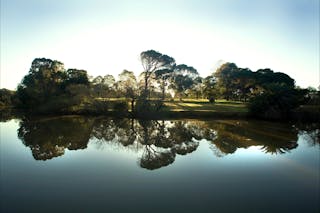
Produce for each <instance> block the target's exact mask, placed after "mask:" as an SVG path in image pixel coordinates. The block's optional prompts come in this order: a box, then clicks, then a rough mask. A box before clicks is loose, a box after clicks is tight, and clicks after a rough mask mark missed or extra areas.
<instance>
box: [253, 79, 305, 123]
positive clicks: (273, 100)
mask: <svg viewBox="0 0 320 213" xmlns="http://www.w3.org/2000/svg"><path fill="white" fill-rule="evenodd" d="M305 94H306V93H305V91H303V90H298V89H293V88H290V87H287V86H283V85H279V84H272V85H269V90H268V91H266V92H264V93H262V94H260V95H257V96H255V97H254V98H252V99H251V101H250V103H249V112H250V113H251V114H252V115H253V116H255V117H260V118H266V119H287V118H289V117H290V116H291V113H292V111H293V110H294V109H295V108H297V107H298V106H299V105H301V104H303V103H305Z"/></svg>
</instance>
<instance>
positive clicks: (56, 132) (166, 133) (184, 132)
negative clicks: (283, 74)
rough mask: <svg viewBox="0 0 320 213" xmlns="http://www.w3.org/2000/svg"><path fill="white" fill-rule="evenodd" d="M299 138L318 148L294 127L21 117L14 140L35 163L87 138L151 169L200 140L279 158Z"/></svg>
mask: <svg viewBox="0 0 320 213" xmlns="http://www.w3.org/2000/svg"><path fill="white" fill-rule="evenodd" d="M299 128H300V129H301V128H302V127H299ZM301 134H303V135H302V136H303V137H306V138H307V141H308V143H309V144H310V145H315V144H319V128H318V127H317V126H309V127H306V128H305V129H303V130H301V131H300V130H299V129H298V127H296V128H290V127H289V128H288V126H286V125H279V124H274V123H270V122H255V121H232V120H222V121H198V120H189V121H188V120H187V121H182V120H178V121H159V120H134V119H114V118H92V117H81V116H66V117H54V118H42V119H23V120H22V121H21V122H20V128H19V129H18V137H19V138H20V139H21V140H22V142H23V144H24V145H26V146H27V147H29V148H30V149H31V151H32V154H33V157H34V158H35V159H36V160H47V159H52V158H54V157H58V156H61V155H63V154H64V152H65V149H69V150H77V149H85V148H87V145H88V142H89V141H90V139H91V140H92V142H93V143H95V144H96V145H97V146H98V147H100V148H101V147H104V146H115V147H117V148H120V149H126V150H130V151H134V152H139V153H141V156H140V158H139V159H138V164H139V166H140V167H142V168H146V169H150V170H153V169H158V168H161V167H164V166H168V165H170V164H172V163H173V162H174V161H175V158H176V156H177V155H187V154H189V153H192V152H194V151H195V150H197V148H198V146H199V142H200V140H203V139H204V140H206V141H207V142H209V144H210V149H212V151H213V153H214V154H215V155H216V156H218V157H222V156H224V155H227V154H233V153H235V152H236V150H237V149H239V148H248V147H250V146H260V147H261V149H262V151H263V152H265V153H271V154H283V153H286V152H288V151H290V150H292V149H294V148H296V147H297V146H298V143H297V135H298V136H299V135H300V136H301Z"/></svg>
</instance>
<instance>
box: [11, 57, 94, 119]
mask: <svg viewBox="0 0 320 213" xmlns="http://www.w3.org/2000/svg"><path fill="white" fill-rule="evenodd" d="M88 85H89V81H88V77H87V72H86V71H85V70H77V69H69V70H67V71H65V69H64V65H63V63H61V62H59V61H53V60H51V59H45V58H36V59H34V60H33V62H32V64H31V68H30V71H29V73H28V74H27V75H26V76H24V78H23V80H22V82H21V83H20V84H19V85H18V90H17V96H18V98H19V100H20V101H21V104H20V107H24V108H27V109H29V110H30V111H35V112H37V111H39V112H43V113H45V112H48V113H53V112H61V111H65V110H66V108H67V107H68V106H73V105H75V104H80V103H81V102H83V101H85V100H86V99H88V98H90V95H89V93H88V92H89V91H90V90H89V88H88Z"/></svg>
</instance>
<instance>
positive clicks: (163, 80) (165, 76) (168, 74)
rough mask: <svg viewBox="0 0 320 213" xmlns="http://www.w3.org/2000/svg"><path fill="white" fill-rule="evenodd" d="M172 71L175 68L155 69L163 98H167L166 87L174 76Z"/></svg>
mask: <svg viewBox="0 0 320 213" xmlns="http://www.w3.org/2000/svg"><path fill="white" fill-rule="evenodd" d="M172 73H173V70H172V69H161V70H157V71H155V75H156V79H157V81H158V83H159V85H160V89H161V94H162V96H161V99H162V100H164V99H165V90H166V87H167V86H168V84H169V82H168V81H169V79H170V78H172Z"/></svg>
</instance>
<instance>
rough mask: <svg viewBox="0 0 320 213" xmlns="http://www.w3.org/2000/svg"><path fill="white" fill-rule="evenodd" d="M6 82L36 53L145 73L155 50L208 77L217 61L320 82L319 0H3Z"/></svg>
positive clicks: (101, 70) (97, 68) (110, 70)
mask: <svg viewBox="0 0 320 213" xmlns="http://www.w3.org/2000/svg"><path fill="white" fill-rule="evenodd" d="M0 1H1V85H0V87H1V88H3V87H5V88H9V89H15V88H16V86H17V84H18V83H19V82H20V81H21V79H22V78H23V76H24V75H25V74H27V72H28V70H29V68H30V65H31V62H32V60H33V59H34V58H37V57H46V58H51V59H55V60H59V61H61V62H63V63H64V64H65V67H66V68H78V69H86V70H87V71H88V73H89V75H93V76H97V75H106V74H113V75H114V76H116V75H117V74H119V73H120V72H121V71H122V70H123V69H128V70H132V71H135V72H136V73H140V72H141V71H142V66H141V64H140V62H139V54H140V52H142V51H144V50H149V49H154V50H157V51H160V52H162V53H164V54H168V55H170V56H172V57H174V58H175V59H176V62H177V63H185V64H187V65H190V66H193V67H195V68H196V69H198V71H199V72H200V74H201V75H202V76H203V77H205V76H207V75H209V74H210V73H212V72H213V71H214V70H215V68H216V66H217V64H219V63H221V61H223V62H234V63H236V64H237V65H238V66H239V67H248V68H250V69H252V70H254V71H255V70H257V69H259V68H271V69H273V70H274V71H279V72H284V73H287V74H289V75H290V76H291V77H292V78H294V79H295V80H296V82H297V85H299V86H302V87H307V86H313V87H318V86H319V84H320V74H319V72H320V70H319V69H320V64H319V58H320V53H319V52H320V43H319V25H320V24H319V9H320V5H319V0H256V1H253V0H223V1H221V0H159V1H156V0H148V1H147V0H130V1H129V0H86V1H84V0H0Z"/></svg>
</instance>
